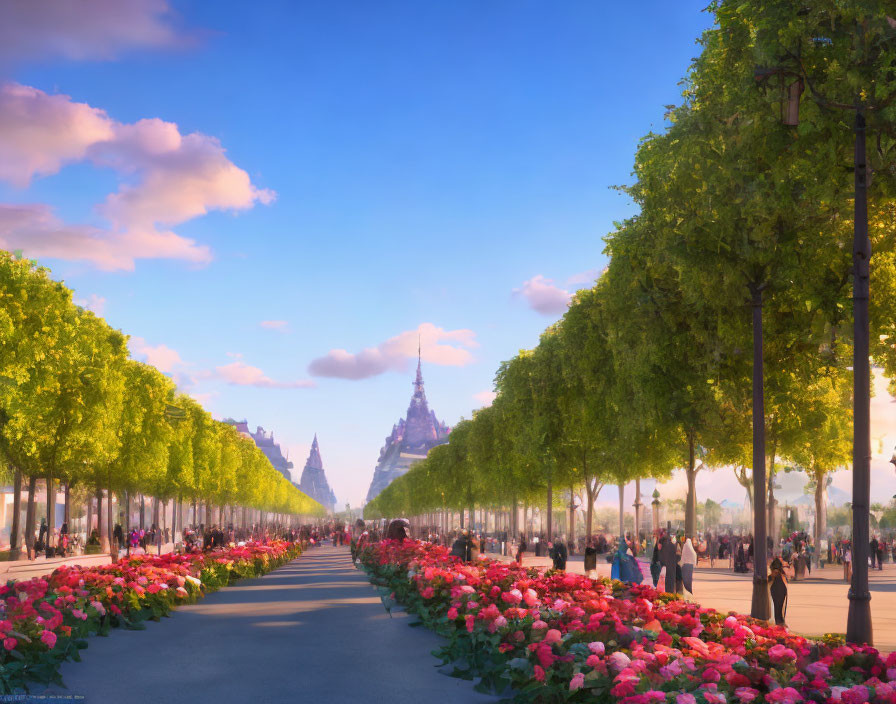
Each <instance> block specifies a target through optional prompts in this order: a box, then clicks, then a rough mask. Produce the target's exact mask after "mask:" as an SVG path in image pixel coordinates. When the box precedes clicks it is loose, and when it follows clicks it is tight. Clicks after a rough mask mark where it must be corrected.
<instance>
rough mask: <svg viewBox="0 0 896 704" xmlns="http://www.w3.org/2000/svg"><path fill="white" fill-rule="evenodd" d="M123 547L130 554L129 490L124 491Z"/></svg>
mask: <svg viewBox="0 0 896 704" xmlns="http://www.w3.org/2000/svg"><path fill="white" fill-rule="evenodd" d="M124 549H125V550H126V551H127V555H128V556H130V554H131V492H130V491H125V492H124Z"/></svg>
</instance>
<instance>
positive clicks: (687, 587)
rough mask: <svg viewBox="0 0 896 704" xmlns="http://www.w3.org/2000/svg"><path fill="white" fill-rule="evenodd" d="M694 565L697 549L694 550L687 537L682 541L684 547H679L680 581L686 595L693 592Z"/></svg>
mask: <svg viewBox="0 0 896 704" xmlns="http://www.w3.org/2000/svg"><path fill="white" fill-rule="evenodd" d="M696 566H697V551H696V550H694V544H693V543H692V542H691V539H690V538H688V539H687V540H685V541H684V547H682V548H681V583H682V586H683V587H684V591H685V595H686V596H692V595H693V593H694V568H695V567H696Z"/></svg>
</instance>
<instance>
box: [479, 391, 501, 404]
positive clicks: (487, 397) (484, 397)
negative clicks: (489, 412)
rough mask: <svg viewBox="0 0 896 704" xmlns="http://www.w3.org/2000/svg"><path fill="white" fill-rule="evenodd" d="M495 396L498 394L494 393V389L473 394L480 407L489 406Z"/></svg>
mask: <svg viewBox="0 0 896 704" xmlns="http://www.w3.org/2000/svg"><path fill="white" fill-rule="evenodd" d="M497 397H498V394H496V393H495V392H494V391H479V392H478V393H475V394H473V398H474V399H475V400H476V402H477V403H478V404H479V406H480V407H482V408H486V407H487V406H491V405H492V403H494V401H495V399H496V398H497Z"/></svg>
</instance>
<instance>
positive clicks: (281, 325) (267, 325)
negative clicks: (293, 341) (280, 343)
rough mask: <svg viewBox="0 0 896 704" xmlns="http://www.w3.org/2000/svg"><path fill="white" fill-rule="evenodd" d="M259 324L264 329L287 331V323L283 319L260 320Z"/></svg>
mask: <svg viewBox="0 0 896 704" xmlns="http://www.w3.org/2000/svg"><path fill="white" fill-rule="evenodd" d="M259 325H260V326H261V327H263V328H264V329H265V330H277V331H278V332H287V331H288V329H289V323H287V322H286V321H285V320H262V321H261V322H260V323H259Z"/></svg>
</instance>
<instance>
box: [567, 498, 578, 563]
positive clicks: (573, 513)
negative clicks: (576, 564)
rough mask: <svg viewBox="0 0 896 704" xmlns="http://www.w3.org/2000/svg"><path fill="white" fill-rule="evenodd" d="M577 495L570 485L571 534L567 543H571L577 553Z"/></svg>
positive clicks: (568, 535) (569, 533)
mask: <svg viewBox="0 0 896 704" xmlns="http://www.w3.org/2000/svg"><path fill="white" fill-rule="evenodd" d="M575 498H576V497H575V493H574V492H573V487H572V484H570V485H569V532H568V533H567V539H566V542H567V543H570V544H571V545H572V546H573V550H572V551H571V552H573V551H575V546H576V501H575Z"/></svg>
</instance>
